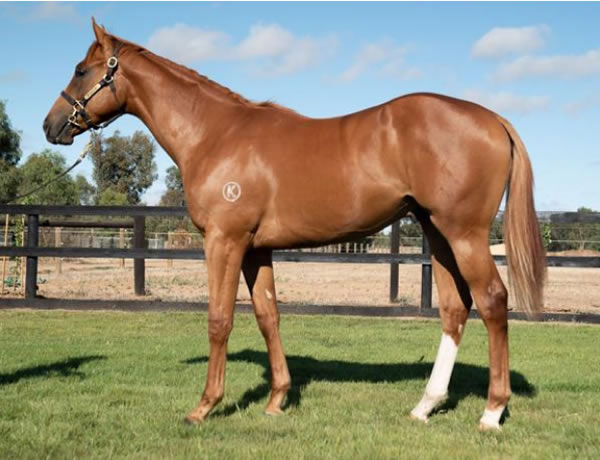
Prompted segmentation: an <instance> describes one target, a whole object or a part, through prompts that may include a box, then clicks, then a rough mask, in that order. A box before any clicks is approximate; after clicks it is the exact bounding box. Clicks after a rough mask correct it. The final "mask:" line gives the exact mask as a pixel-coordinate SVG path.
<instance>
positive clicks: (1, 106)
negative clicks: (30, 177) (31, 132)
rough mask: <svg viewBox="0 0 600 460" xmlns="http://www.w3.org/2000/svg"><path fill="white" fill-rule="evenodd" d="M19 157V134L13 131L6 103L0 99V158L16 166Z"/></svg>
mask: <svg viewBox="0 0 600 460" xmlns="http://www.w3.org/2000/svg"><path fill="white" fill-rule="evenodd" d="M20 159H21V134H20V133H19V132H18V131H15V130H14V129H13V127H12V125H11V123H10V119H9V118H8V115H7V114H6V105H5V103H4V101H0V160H2V161H3V162H5V163H6V164H7V165H10V166H16V164H17V163H18V162H19V160H20Z"/></svg>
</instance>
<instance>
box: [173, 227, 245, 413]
mask: <svg viewBox="0 0 600 460" xmlns="http://www.w3.org/2000/svg"><path fill="white" fill-rule="evenodd" d="M246 248H247V240H246V239H244V238H229V237H226V236H224V235H223V234H222V233H220V232H219V233H218V234H217V235H215V236H213V235H210V234H208V233H207V235H206V239H205V251H206V264H207V268H208V290H209V305H208V338H209V341H210V356H209V360H208V374H207V377H206V385H205V387H204V393H203V395H202V399H201V400H200V403H199V404H198V407H196V409H194V410H193V411H192V412H190V413H189V414H188V415H187V417H186V418H185V421H186V422H188V423H194V424H195V423H200V422H202V421H203V420H204V419H205V418H206V416H207V415H208V414H209V412H210V411H211V410H212V409H213V407H215V406H216V405H217V404H218V403H219V402H220V401H221V399H223V393H224V387H225V362H226V360H227V340H228V338H229V333H230V332H231V329H232V328H233V306H234V303H235V297H236V294H237V289H238V284H239V280H240V270H241V265H242V259H243V258H244V252H245V251H246Z"/></svg>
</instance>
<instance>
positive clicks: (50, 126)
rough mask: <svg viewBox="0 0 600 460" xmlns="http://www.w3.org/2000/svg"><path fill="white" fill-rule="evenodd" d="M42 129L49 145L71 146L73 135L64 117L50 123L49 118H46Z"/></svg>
mask: <svg viewBox="0 0 600 460" xmlns="http://www.w3.org/2000/svg"><path fill="white" fill-rule="evenodd" d="M61 118H62V117H61ZM43 129H44V134H45V135H46V139H47V140H48V142H50V143H51V144H55V145H56V144H61V145H71V144H72V143H73V133H72V130H71V129H70V126H69V123H68V121H67V118H66V117H65V119H64V120H59V121H58V122H55V121H51V119H50V117H49V116H48V117H46V119H45V120H44V124H43Z"/></svg>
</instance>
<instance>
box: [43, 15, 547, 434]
mask: <svg viewBox="0 0 600 460" xmlns="http://www.w3.org/2000/svg"><path fill="white" fill-rule="evenodd" d="M92 25H93V29H94V33H95V36H96V41H95V42H94V43H93V44H92V45H91V46H90V48H89V50H88V52H87V55H86V56H85V58H84V59H83V61H81V62H80V63H79V64H78V65H77V67H76V70H75V75H74V76H73V78H72V80H71V81H70V83H69V85H68V86H67V88H66V89H65V91H63V93H62V94H61V96H62V97H59V98H58V99H57V101H56V102H55V103H54V105H53V106H52V109H51V110H50V112H49V114H48V116H47V117H46V120H45V121H44V130H45V133H46V137H47V139H48V141H50V142H52V143H55V144H70V143H72V142H73V137H74V136H77V135H79V134H81V133H83V132H84V131H87V130H88V129H90V128H94V127H97V126H98V125H100V124H101V123H103V122H105V121H107V120H112V119H113V118H115V117H118V116H119V115H120V114H124V113H128V114H131V115H134V116H136V117H138V118H139V119H140V120H142V121H143V122H144V123H145V124H146V126H147V127H148V129H150V131H151V132H152V134H153V135H154V137H155V138H156V139H157V141H158V142H159V143H160V145H161V146H162V147H163V148H164V150H165V151H166V152H168V154H169V155H170V156H171V158H172V159H173V161H175V163H176V164H177V166H178V167H179V170H180V171H181V177H182V179H183V184H184V189H185V197H186V202H187V207H188V212H189V215H190V217H191V219H192V220H193V222H194V224H195V225H196V226H197V227H198V228H199V229H200V230H201V231H202V233H203V234H204V237H205V249H206V264H207V267H208V281H209V291H210V295H209V307H208V336H209V342H210V356H209V363H208V375H207V379H206V386H205V389H204V393H203V395H202V398H201V400H200V403H199V404H198V406H197V407H196V408H195V409H194V410H193V411H191V412H190V413H189V414H188V415H187V417H186V420H187V421H188V422H190V423H199V422H201V421H203V420H204V419H205V418H206V417H207V415H208V414H209V412H210V411H211V410H212V409H213V408H214V407H215V405H216V404H217V403H219V401H220V400H221V399H222V397H223V391H224V381H225V362H226V352H227V340H228V337H229V334H230V332H231V329H232V326H233V310H234V303H235V298H236V293H237V289H238V282H239V277H240V272H243V274H244V277H245V279H246V282H247V284H248V288H249V290H250V293H251V295H252V303H253V305H254V311H255V314H256V319H257V322H258V326H259V328H260V331H261V332H262V334H263V336H264V338H265V341H266V345H267V348H268V354H269V362H270V366H271V370H272V391H271V395H270V398H269V401H268V403H267V406H266V412H267V413H268V414H273V415H274V414H279V413H281V405H282V402H283V400H284V398H285V395H286V393H287V391H288V389H289V388H290V384H291V380H290V374H289V371H288V367H287V363H286V359H285V355H284V351H283V347H282V344H281V338H280V333H279V312H278V309H277V303H276V296H275V285H274V279H273V264H272V251H273V250H274V249H278V248H298V247H303V246H316V245H320V244H325V243H330V242H339V241H345V240H348V239H352V238H356V237H360V236H363V235H368V234H372V233H374V232H376V231H378V230H380V229H382V228H384V227H385V226H387V225H388V224H390V223H391V222H393V221H395V220H396V219H398V218H400V217H402V216H404V215H406V214H407V213H409V212H410V213H412V214H413V215H415V216H416V217H417V219H418V220H419V221H420V223H421V225H422V227H423V230H424V232H425V234H426V236H427V238H428V239H429V241H430V245H431V248H432V264H433V269H434V274H435V279H436V283H437V288H438V290H439V304H440V309H439V311H440V316H441V321H442V330H443V334H442V340H441V344H440V347H439V351H438V354H437V357H436V360H435V364H434V366H433V371H432V373H431V376H430V379H429V382H428V384H427V387H426V389H425V394H424V396H423V399H422V400H421V401H420V402H419V404H418V405H417V406H416V407H415V408H414V409H413V411H412V412H411V415H412V417H414V418H416V419H419V420H422V421H425V422H426V421H427V418H428V416H429V414H430V413H431V412H432V410H433V409H434V408H435V407H436V406H437V405H439V403H440V402H441V401H442V400H443V399H444V398H445V397H446V395H447V390H448V383H449V380H450V375H451V373H452V369H453V367H454V362H455V359H456V353H457V351H458V345H459V343H460V340H461V337H462V334H463V332H464V326H465V322H466V320H467V316H468V313H469V311H470V309H471V305H472V302H473V300H474V301H475V304H476V305H477V311H478V313H479V315H480V316H481V318H482V319H483V321H484V323H485V326H486V328H487V331H488V335H489V361H490V364H489V366H490V380H489V392H488V400H487V404H486V407H485V411H484V413H483V416H482V417H481V420H480V427H481V428H482V429H490V428H491V429H494V428H495V429H499V428H500V425H499V422H500V418H501V415H502V413H503V411H504V409H505V407H506V405H507V402H508V399H509V397H510V394H511V391H510V382H509V366H508V335H507V329H508V325H507V290H506V288H505V287H504V284H503V282H502V280H501V278H500V276H499V275H498V271H497V270H496V266H495V264H494V262H493V259H492V256H491V254H490V250H489V245H488V238H489V229H490V225H491V223H492V221H493V219H494V217H495V216H496V213H497V210H498V207H499V205H500V202H501V199H502V196H503V194H504V192H505V190H506V191H507V196H508V198H507V202H506V213H505V220H504V225H505V238H506V247H507V254H508V270H509V275H510V280H511V284H512V285H513V290H514V292H515V297H516V304H517V305H518V306H519V307H520V308H521V309H523V310H525V311H526V312H527V313H530V314H531V313H533V312H536V311H538V310H540V309H541V307H542V290H543V282H544V276H545V264H544V260H545V259H544V249H543V245H542V242H541V238H540V234H539V229H538V225H537V220H536V215H535V209H534V202H533V195H532V183H533V177H532V171H531V164H530V161H529V158H528V155H527V151H526V150H525V147H524V145H523V143H522V142H521V139H520V138H519V136H518V134H517V133H516V131H515V129H514V128H513V127H512V126H511V124H510V123H509V122H508V121H506V120H504V119H503V118H501V117H500V116H498V115H497V114H495V113H493V112H491V111H489V110H487V109H485V108H483V107H481V106H479V105H476V104H473V103H470V102H466V101H462V100H458V99H453V98H450V97H446V96H441V95H435V94H411V95H407V96H403V97H399V98H397V99H394V100H392V101H389V102H387V103H385V104H381V105H379V106H376V107H372V108H369V109H366V110H363V111H360V112H357V113H353V114H350V115H345V116H341V117H337V118H328V119H312V118H308V117H304V116H302V115H299V114H298V113H296V112H294V111H292V110H289V109H286V108H284V107H281V106H278V105H276V104H273V103H254V102H251V101H249V100H247V99H245V98H243V97H242V96H240V95H239V94H236V93H234V92H232V91H230V90H229V89H227V88H225V87H223V86H220V85H219V84H217V83H215V82H213V81H211V80H209V79H208V78H206V77H204V76H202V75H199V74H197V73H196V72H194V71H192V70H190V69H188V68H185V67H183V66H181V65H178V64H175V63H173V62H171V61H169V60H167V59H165V58H162V57H160V56H157V55H155V54H153V53H151V52H150V51H148V50H146V49H144V48H143V47H141V46H138V45H135V44H133V43H131V42H128V41H125V40H122V39H120V38H118V37H115V36H113V35H110V34H109V33H108V32H106V30H105V29H104V28H102V27H100V26H98V25H96V23H95V22H94V21H93V20H92Z"/></svg>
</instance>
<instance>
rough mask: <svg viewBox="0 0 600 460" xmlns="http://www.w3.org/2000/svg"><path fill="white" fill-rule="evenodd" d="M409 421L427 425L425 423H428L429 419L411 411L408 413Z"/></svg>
mask: <svg viewBox="0 0 600 460" xmlns="http://www.w3.org/2000/svg"><path fill="white" fill-rule="evenodd" d="M410 419H411V420H417V421H419V422H421V423H424V424H425V425H427V423H429V417H427V416H426V415H423V414H419V413H416V412H415V411H412V412H411V413H410Z"/></svg>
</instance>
